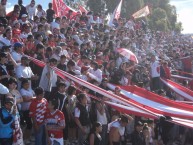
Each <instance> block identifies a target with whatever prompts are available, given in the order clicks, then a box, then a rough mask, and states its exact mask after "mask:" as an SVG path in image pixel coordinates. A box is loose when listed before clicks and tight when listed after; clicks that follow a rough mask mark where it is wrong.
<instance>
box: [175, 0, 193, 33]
mask: <svg viewBox="0 0 193 145" xmlns="http://www.w3.org/2000/svg"><path fill="white" fill-rule="evenodd" d="M171 4H172V5H175V6H176V8H177V14H178V20H179V21H181V22H182V24H183V28H184V31H183V33H193V0H171Z"/></svg>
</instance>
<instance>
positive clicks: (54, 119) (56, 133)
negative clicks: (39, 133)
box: [45, 99, 65, 145]
mask: <svg viewBox="0 0 193 145" xmlns="http://www.w3.org/2000/svg"><path fill="white" fill-rule="evenodd" d="M48 108H49V112H48V113H47V116H46V121H45V123H46V132H47V139H48V138H49V140H48V143H51V144H58V145H63V144H64V141H63V129H64V128H65V118H64V114H63V112H62V111H60V110H59V109H57V108H58V100H57V99H52V100H50V101H49V105H48Z"/></svg>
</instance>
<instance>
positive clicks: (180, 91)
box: [161, 79, 193, 101]
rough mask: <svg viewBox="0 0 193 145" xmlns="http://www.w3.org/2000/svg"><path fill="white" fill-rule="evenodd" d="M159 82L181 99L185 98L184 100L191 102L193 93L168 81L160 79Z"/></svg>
mask: <svg viewBox="0 0 193 145" xmlns="http://www.w3.org/2000/svg"><path fill="white" fill-rule="evenodd" d="M161 81H162V82H163V83H164V84H165V85H167V86H168V87H169V88H170V89H172V90H173V91H174V92H176V93H177V94H178V95H180V96H181V97H183V98H185V99H186V100H189V101H193V91H191V90H190V89H188V88H186V87H183V86H181V85H179V84H177V83H175V82H173V81H171V80H168V79H167V80H166V79H161Z"/></svg>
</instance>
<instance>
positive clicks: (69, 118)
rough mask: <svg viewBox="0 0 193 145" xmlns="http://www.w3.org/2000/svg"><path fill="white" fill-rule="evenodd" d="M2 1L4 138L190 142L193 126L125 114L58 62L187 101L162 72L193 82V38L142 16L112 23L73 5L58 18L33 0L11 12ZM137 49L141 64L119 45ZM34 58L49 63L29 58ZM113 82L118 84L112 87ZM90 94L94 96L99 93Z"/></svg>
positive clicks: (99, 80) (15, 142) (6, 144)
mask: <svg viewBox="0 0 193 145" xmlns="http://www.w3.org/2000/svg"><path fill="white" fill-rule="evenodd" d="M6 2H7V0H1V3H0V94H1V96H0V100H1V104H0V145H29V144H32V143H34V142H35V145H47V144H48V145H64V144H65V145H76V144H78V145H131V144H132V145H170V144H171V145H191V144H192V143H193V139H192V135H193V131H192V130H191V129H189V128H185V127H181V126H178V125H176V124H172V123H169V122H167V121H165V119H167V117H166V118H164V117H161V118H160V119H158V120H153V119H151V118H144V117H141V116H135V115H133V114H130V115H128V114H124V113H121V112H119V111H117V110H116V109H114V108H111V107H110V106H108V105H107V104H105V101H107V100H108V101H114V100H110V99H109V98H106V97H105V96H102V95H101V94H99V93H98V92H94V91H93V90H89V89H88V88H86V87H83V86H81V85H79V84H77V83H75V82H73V81H72V80H69V79H65V78H61V77H60V76H59V75H58V74H57V73H56V72H55V69H54V68H58V69H60V70H62V71H64V72H67V73H69V74H71V75H73V76H75V77H77V78H80V79H82V80H84V81H87V82H89V83H91V84H94V85H96V86H98V87H100V88H102V89H104V90H106V91H109V92H111V93H114V94H116V95H118V96H121V94H120V87H119V86H129V85H137V86H139V87H142V88H145V89H147V90H149V91H152V92H154V93H157V94H159V95H160V96H163V97H167V98H169V99H172V100H180V101H186V100H184V98H182V97H181V96H179V95H178V94H176V93H175V92H173V91H172V90H171V89H169V88H167V87H166V86H165V85H164V84H163V83H162V82H161V81H160V78H165V79H172V80H174V81H176V82H178V83H180V84H182V85H183V86H185V87H187V88H189V89H193V81H191V80H181V79H173V78H172V73H173V74H178V73H180V72H187V73H186V74H182V75H184V76H185V77H188V78H191V77H192V75H191V73H192V54H193V49H192V48H193V39H192V38H191V37H189V36H187V35H182V34H177V33H175V32H160V31H153V30H150V29H149V28H148V24H147V23H146V22H145V20H144V19H143V18H142V19H140V20H134V19H132V18H131V19H126V18H119V19H118V20H116V19H114V20H113V22H112V25H111V26H109V25H108V24H107V23H106V18H105V17H104V15H101V14H100V13H94V12H92V11H89V12H88V13H85V12H80V11H78V12H77V14H76V15H75V16H74V15H73V12H72V11H71V10H69V11H68V14H67V15H66V16H62V17H56V16H55V11H54V10H53V8H52V3H49V4H48V9H47V10H46V11H45V10H43V8H42V5H41V4H38V5H36V1H35V0H31V3H30V4H29V5H27V6H23V4H22V2H23V1H22V0H18V4H16V5H15V6H14V9H13V11H11V12H10V13H8V14H7V13H6ZM37 2H39V1H37ZM118 48H126V49H128V50H131V51H132V52H133V53H134V54H135V55H136V56H137V58H138V60H139V63H138V64H137V63H135V62H133V61H131V60H129V59H128V58H127V57H125V56H122V55H120V54H119V53H118V52H117V49H118ZM30 58H35V59H37V60H39V61H41V62H44V63H45V66H41V65H40V64H37V63H35V62H34V61H31V59H30ZM108 83H112V84H115V85H116V87H115V90H110V89H109V88H108V85H107V84H108ZM89 95H92V96H95V97H96V98H98V99H97V100H96V99H93V98H91V97H90V96H89Z"/></svg>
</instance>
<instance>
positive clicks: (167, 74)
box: [163, 66, 171, 79]
mask: <svg viewBox="0 0 193 145" xmlns="http://www.w3.org/2000/svg"><path fill="white" fill-rule="evenodd" d="M163 68H164V71H165V75H166V79H170V78H171V72H170V69H169V67H165V66H164V67H163Z"/></svg>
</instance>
